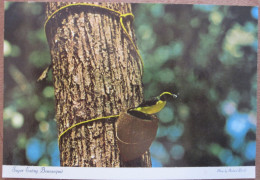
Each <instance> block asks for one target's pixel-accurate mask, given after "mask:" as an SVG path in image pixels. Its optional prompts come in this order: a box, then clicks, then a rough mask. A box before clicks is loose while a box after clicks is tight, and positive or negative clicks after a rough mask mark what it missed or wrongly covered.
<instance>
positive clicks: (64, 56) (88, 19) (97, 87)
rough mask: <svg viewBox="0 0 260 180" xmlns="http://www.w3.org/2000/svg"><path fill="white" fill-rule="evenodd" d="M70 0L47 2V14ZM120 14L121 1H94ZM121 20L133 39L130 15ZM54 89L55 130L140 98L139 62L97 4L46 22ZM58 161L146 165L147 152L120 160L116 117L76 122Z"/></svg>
mask: <svg viewBox="0 0 260 180" xmlns="http://www.w3.org/2000/svg"><path fill="white" fill-rule="evenodd" d="M67 4H70V2H55V3H47V6H46V15H47V17H49V16H50V15H51V14H52V13H53V12H54V11H55V10H57V9H59V8H60V7H62V6H65V5H67ZM94 4H99V5H102V6H105V7H108V8H110V9H114V10H117V11H120V12H121V13H129V12H131V5H130V4H124V3H111V4H108V3H94ZM124 24H125V26H126V28H127V30H128V32H129V34H130V36H131V37H132V39H133V40H134V39H135V35H134V31H133V26H132V23H131V20H130V19H125V20H124ZM46 34H47V39H48V43H49V47H50V52H51V58H52V66H53V82H54V88H55V101H56V119H57V123H58V131H59V134H60V133H62V132H63V131H64V130H66V129H67V128H69V127H71V126H72V125H74V124H76V123H79V122H82V121H85V120H88V119H93V118H97V117H103V116H110V115H115V114H119V113H120V112H121V111H123V110H124V109H127V108H129V107H133V106H137V105H138V104H139V103H140V102H141V101H142V100H143V89H142V81H141V74H142V72H141V71H142V66H141V62H140V61H141V60H140V59H139V57H138V55H137V53H136V52H135V49H134V47H133V45H132V44H131V42H130V40H129V39H128V37H127V36H126V35H125V34H124V32H123V30H122V27H121V25H120V22H119V17H118V16H115V14H113V13H111V12H109V11H106V10H102V9H100V8H94V7H86V6H73V7H69V8H66V9H64V10H62V11H59V12H58V13H57V14H56V15H55V16H54V17H53V18H52V19H51V20H50V21H49V22H48V24H47V26H46ZM59 148H60V160H61V166H82V167H126V166H128V167H129V166H139V167H149V166H151V160H150V154H149V151H147V152H146V153H145V154H144V155H142V157H140V158H138V159H136V160H134V161H131V162H127V163H125V162H122V161H121V160H120V155H119V150H118V146H117V142H116V139H115V120H112V119H111V120H100V121H95V122H91V123H87V124H84V125H81V126H77V127H75V128H73V129H72V130H70V131H68V132H67V133H66V134H64V135H63V136H62V138H61V140H60V145H59Z"/></svg>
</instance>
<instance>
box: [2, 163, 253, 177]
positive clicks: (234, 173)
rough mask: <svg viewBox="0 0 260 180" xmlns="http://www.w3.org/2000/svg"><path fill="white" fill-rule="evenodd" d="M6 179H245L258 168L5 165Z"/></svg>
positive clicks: (4, 173)
mask: <svg viewBox="0 0 260 180" xmlns="http://www.w3.org/2000/svg"><path fill="white" fill-rule="evenodd" d="M2 172H3V174H2V176H3V178H11V177H12V178H41V179H54V178H55V179H234V178H235V179H245V178H247V179H248V178H250V179H251V178H252V179H254V178H255V166H227V167H184V168H179V167H176V168H166V167H164V168H97V167H89V168H85V167H53V166H16V165H3V171H2Z"/></svg>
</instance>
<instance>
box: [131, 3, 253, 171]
mask: <svg viewBox="0 0 260 180" xmlns="http://www.w3.org/2000/svg"><path fill="white" fill-rule="evenodd" d="M252 9H253V8H251V7H228V6H212V5H210V6H208V5H194V6H192V5H164V4H138V5H135V8H134V14H135V17H136V19H135V20H136V21H135V29H136V30H137V31H136V32H137V43H138V46H139V48H140V50H141V52H142V56H143V58H144V63H145V71H144V77H143V83H144V90H145V91H144V93H145V97H146V98H149V97H151V96H156V95H157V94H159V93H160V92H162V91H171V92H174V93H177V94H178V98H177V100H176V101H174V102H172V103H170V104H168V105H167V107H166V108H165V109H164V110H163V111H161V112H160V113H159V114H158V116H159V118H160V126H159V130H158V134H157V139H156V141H155V142H154V144H153V145H152V147H151V154H152V158H153V165H154V166H170V167H171V166H222V165H253V164H254V159H252V158H251V159H250V158H245V157H246V156H247V155H248V154H254V151H255V150H254V148H253V149H252V151H251V152H246V151H245V148H246V146H247V144H248V143H249V142H250V140H252V141H254V142H255V127H256V84H257V83H256V67H257V51H256V50H257V20H256V19H254V18H253V17H252V16H251V11H252ZM241 17H243V19H241ZM225 103H231V104H232V105H233V107H229V106H225V105H224V104H225ZM224 106H225V107H224ZM232 108H233V111H232V112H231V110H230V109H232ZM227 111H230V112H228V113H226V112H227ZM237 114H239V115H237ZM250 114H252V115H253V117H252V118H248V117H250ZM244 115H245V116H244ZM234 117H236V118H234ZM240 118H242V119H243V123H245V124H246V125H245V124H244V125H241V124H240V125H241V126H243V127H241V131H240V132H233V131H232V128H236V127H234V126H233V125H229V124H230V122H231V121H232V120H233V119H234V122H235V125H236V126H240V125H239V123H241V122H242V121H241V122H240V121H239V119H240ZM247 126H250V127H248V128H247ZM236 133H237V134H236ZM241 134H243V135H241ZM249 134H252V135H251V136H250V138H249V139H247V138H248V136H249ZM238 137H240V138H241V140H240V141H238V140H237V139H238ZM252 147H253V146H252ZM236 148H237V149H239V150H236ZM160 154H161V156H160ZM165 158H166V159H167V160H166V159H165ZM168 158H169V159H168ZM226 159H228V160H226Z"/></svg>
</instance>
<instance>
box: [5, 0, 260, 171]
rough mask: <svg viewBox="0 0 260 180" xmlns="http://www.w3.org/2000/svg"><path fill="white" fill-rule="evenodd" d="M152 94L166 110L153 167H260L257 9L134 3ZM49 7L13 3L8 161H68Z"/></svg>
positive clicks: (8, 7)
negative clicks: (58, 113) (172, 96)
mask: <svg viewBox="0 0 260 180" xmlns="http://www.w3.org/2000/svg"><path fill="white" fill-rule="evenodd" d="M133 13H134V15H135V21H134V26H135V32H136V35H137V43H138V47H139V49H140V51H141V54H142V57H143V59H144V64H145V71H144V76H143V84H144V95H145V98H146V99H149V98H150V97H152V96H157V95H159V94H160V93H161V92H163V91H170V92H174V93H176V94H178V98H177V99H176V100H175V101H173V102H170V103H168V104H167V106H166V107H165V108H164V109H163V110H162V111H161V112H160V113H159V114H158V117H159V118H160V124H159V129H158V133H157V138H156V140H155V141H154V142H153V144H152V146H151V148H150V151H151V155H152V162H153V167H176V166H177V167H187V166H191V167H194V166H240V165H254V164H255V155H256V122H257V118H256V110H257V98H256V94H257V48H258V39H257V19H258V8H257V7H235V6H233V7H232V6H214V5H165V4H133ZM44 22H45V5H44V3H16V2H5V24H4V26H5V27H4V28H5V29H4V113H3V121H4V157H3V160H4V164H13V165H40V166H59V164H60V163H59V150H58V144H57V130H56V129H57V128H56V122H55V108H54V107H55V106H54V104H55V102H54V90H53V85H52V74H51V72H49V75H48V78H47V80H44V81H42V82H39V83H37V82H36V80H37V78H38V77H39V75H40V74H41V73H42V71H43V70H44V69H45V68H46V67H47V66H48V65H49V64H50V62H51V59H50V54H49V49H48V45H47V40H46V37H45V33H44V29H43V25H44Z"/></svg>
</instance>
